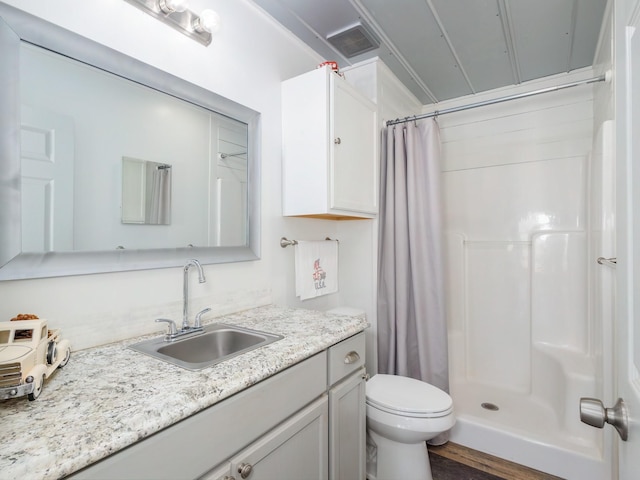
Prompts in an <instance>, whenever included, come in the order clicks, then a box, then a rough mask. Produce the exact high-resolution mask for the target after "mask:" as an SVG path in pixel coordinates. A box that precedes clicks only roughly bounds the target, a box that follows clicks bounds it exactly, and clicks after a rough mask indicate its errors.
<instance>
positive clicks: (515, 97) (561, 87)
mask: <svg viewBox="0 0 640 480" xmlns="http://www.w3.org/2000/svg"><path fill="white" fill-rule="evenodd" d="M607 80H608V75H607V74H604V75H600V76H599V77H593V78H588V79H586V80H580V81H578V82H573V83H565V84H564V85H558V86H556V87H548V88H542V89H540V90H534V91H532V92H526V93H518V94H516V95H509V96H507V97H500V98H494V99H493V100H485V101H484V102H477V103H470V104H468V105H461V106H459V107H451V108H445V109H444V110H436V111H435V112H430V113H423V114H421V115H413V116H412V117H404V118H402V119H400V118H396V119H395V120H389V121H387V127H388V126H390V125H397V124H399V123H406V122H412V121H415V120H421V119H423V118H431V117H438V116H439V115H445V114H447V113H454V112H461V111H463V110H470V109H472V108H478V107H484V106H486V105H494V104H496V103H502V102H508V101H509V100H518V99H520V98H526V97H532V96H534V95H540V94H541V93H548V92H556V91H558V90H564V89H565V88H571V87H577V86H578V85H586V84H588V83H596V82H604V81H607Z"/></svg>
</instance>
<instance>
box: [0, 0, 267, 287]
mask: <svg viewBox="0 0 640 480" xmlns="http://www.w3.org/2000/svg"><path fill="white" fill-rule="evenodd" d="M21 42H27V43H30V44H33V45H36V46H39V47H42V48H45V49H47V50H50V51H53V52H56V53H59V54H62V55H64V56H67V57H70V58H73V59H76V60H79V61H81V62H84V63H87V64H89V65H92V66H94V67H97V68H100V69H102V70H105V71H108V72H111V73H113V74H115V75H118V76H120V77H123V78H126V79H129V80H131V81H133V82H136V83H139V84H142V85H146V86H148V87H150V88H153V89H155V90H158V91H160V92H164V93H167V94H169V95H172V96H174V97H177V98H180V99H183V100H185V101H187V102H190V103H193V104H195V105H199V106H201V107H203V108H206V109H208V110H212V111H215V112H217V113H220V114H222V115H225V116H227V117H230V118H233V119H236V120H239V121H241V122H243V123H246V124H247V126H248V136H249V138H248V142H249V143H248V151H249V157H248V158H249V165H248V179H247V192H249V194H248V195H249V197H248V199H247V206H248V218H247V222H248V223H247V225H248V239H247V245H245V246H233V247H184V248H159V249H148V250H145V249H136V250H114V251H87V252H42V253H22V247H21V245H22V237H21V233H22V232H21V229H22V226H21V192H20V190H21V182H20V95H19V88H20V86H19V80H20V79H19V73H20V68H19V66H20V65H19V62H20V43H21ZM0 52H2V55H1V56H0V281H1V280H15V279H27V278H46V277H58V276H67V275H84V274H95V273H107V272H122V271H129V270H149V269H155V268H169V267H178V266H182V265H184V262H185V261H186V260H188V259H190V258H197V259H198V260H199V261H200V262H201V263H202V264H214V263H229V262H242V261H250V260H258V259H259V258H260V228H261V226H260V197H261V194H260V164H261V161H260V113H259V112H256V111H254V110H252V109H250V108H248V107H245V106H243V105H240V104H239V103H236V102H234V101H232V100H229V99H227V98H224V97H222V96H220V95H217V94H215V93H213V92H211V91H209V90H206V89H204V88H202V87H199V86H197V85H195V84H192V83H190V82H187V81H186V80H183V79H181V78H179V77H176V76H174V75H171V74H169V73H167V72H164V71H162V70H159V69H157V68H155V67H152V66H150V65H147V64H145V63H143V62H141V61H139V60H136V59H134V58H132V57H129V56H127V55H124V54H122V53H120V52H117V51H115V50H113V49H111V48H109V47H106V46H104V45H102V44H99V43H97V42H94V41H92V40H89V39H87V38H85V37H82V36H80V35H77V34H75V33H73V32H70V31H68V30H65V29H63V28H61V27H59V26H57V25H54V24H52V23H49V22H47V21H45V20H42V19H40V18H38V17H35V16H33V15H31V14H28V13H26V12H23V11H22V10H19V9H17V8H15V7H11V6H9V5H6V4H3V3H0Z"/></svg>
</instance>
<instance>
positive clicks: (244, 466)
mask: <svg viewBox="0 0 640 480" xmlns="http://www.w3.org/2000/svg"><path fill="white" fill-rule="evenodd" d="M252 471H253V466H252V465H251V464H250V463H241V464H240V465H238V473H239V474H240V476H241V477H242V478H247V477H248V476H249V475H251V472H252Z"/></svg>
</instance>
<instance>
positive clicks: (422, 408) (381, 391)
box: [367, 374, 453, 417]
mask: <svg viewBox="0 0 640 480" xmlns="http://www.w3.org/2000/svg"><path fill="white" fill-rule="evenodd" d="M367 403H369V404H370V405H372V406H374V407H376V408H380V409H381V410H385V411H388V412H391V413H393V412H397V413H400V414H406V415H411V416H418V417H423V416H429V417H437V416H444V415H447V414H448V413H450V412H451V411H452V408H453V400H451V397H450V396H449V395H448V394H447V393H446V392H443V391H442V390H440V389H439V388H437V387H434V386H433V385H429V384H428V383H426V382H421V381H420V380H416V379H414V378H409V377H401V376H399V375H384V374H378V375H374V376H373V377H371V379H370V380H369V381H368V382H367Z"/></svg>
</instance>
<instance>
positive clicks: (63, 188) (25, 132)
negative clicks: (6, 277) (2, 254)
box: [20, 105, 74, 252]
mask: <svg viewBox="0 0 640 480" xmlns="http://www.w3.org/2000/svg"><path fill="white" fill-rule="evenodd" d="M73 131H74V130H73V119H72V118H71V117H68V116H65V115H59V114H55V113H51V112H47V111H45V110H41V109H36V108H32V107H28V106H24V105H23V106H22V109H21V127H20V151H21V153H20V158H21V181H22V251H23V252H50V251H53V250H56V251H70V250H73V164H74V133H73Z"/></svg>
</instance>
